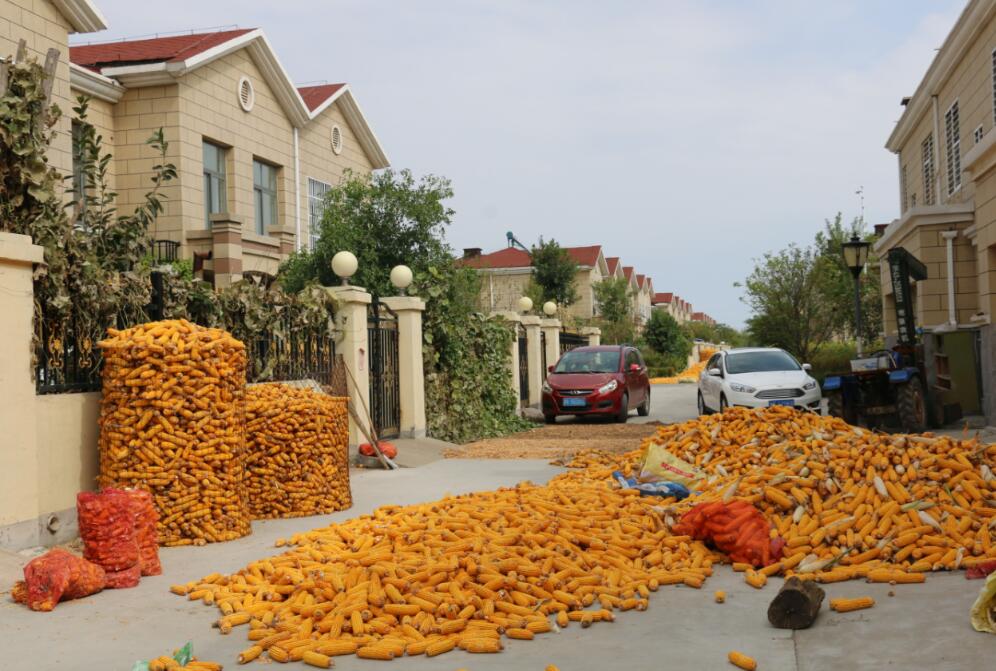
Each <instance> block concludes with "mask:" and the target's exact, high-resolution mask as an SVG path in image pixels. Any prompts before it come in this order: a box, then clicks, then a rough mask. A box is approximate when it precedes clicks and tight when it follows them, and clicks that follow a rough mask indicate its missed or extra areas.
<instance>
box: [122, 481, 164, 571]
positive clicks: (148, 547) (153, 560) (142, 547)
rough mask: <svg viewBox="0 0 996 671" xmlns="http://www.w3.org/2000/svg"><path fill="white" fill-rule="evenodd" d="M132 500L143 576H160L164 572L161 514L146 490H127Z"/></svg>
mask: <svg viewBox="0 0 996 671" xmlns="http://www.w3.org/2000/svg"><path fill="white" fill-rule="evenodd" d="M125 491H126V492H127V493H128V497H129V498H130V499H131V511H132V514H133V515H134V517H135V539H136V540H137V541H138V560H139V561H138V563H139V565H140V566H141V568H142V575H159V574H160V573H162V572H163V567H162V564H160V563H159V532H158V531H157V529H156V527H157V525H158V524H159V513H157V512H156V507H155V505H154V504H153V502H152V494H150V493H149V492H147V491H145V490H144V489H127V490H125Z"/></svg>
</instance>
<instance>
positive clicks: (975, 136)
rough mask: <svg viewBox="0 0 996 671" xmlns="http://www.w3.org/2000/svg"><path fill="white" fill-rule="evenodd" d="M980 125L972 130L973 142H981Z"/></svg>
mask: <svg viewBox="0 0 996 671" xmlns="http://www.w3.org/2000/svg"><path fill="white" fill-rule="evenodd" d="M982 135H983V133H982V126H979V127H978V128H976V129H975V130H974V131H972V139H973V140H975V144H979V143H980V142H982Z"/></svg>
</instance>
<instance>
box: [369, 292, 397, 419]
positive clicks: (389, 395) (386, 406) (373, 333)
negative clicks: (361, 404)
mask: <svg viewBox="0 0 996 671" xmlns="http://www.w3.org/2000/svg"><path fill="white" fill-rule="evenodd" d="M367 339H368V346H369V352H370V415H371V418H372V419H373V424H374V431H376V432H377V437H378V438H397V437H398V436H399V435H400V433H401V385H400V377H399V376H400V372H401V367H400V361H399V353H398V318H397V315H395V314H394V313H393V312H391V311H390V310H389V309H388V308H387V306H386V305H384V304H383V303H381V302H379V301H376V300H375V301H373V302H372V303H371V304H370V309H369V310H368V320H367Z"/></svg>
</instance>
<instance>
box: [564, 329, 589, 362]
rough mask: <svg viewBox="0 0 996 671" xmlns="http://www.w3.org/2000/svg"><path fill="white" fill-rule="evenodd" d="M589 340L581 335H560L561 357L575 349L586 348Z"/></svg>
mask: <svg viewBox="0 0 996 671" xmlns="http://www.w3.org/2000/svg"><path fill="white" fill-rule="evenodd" d="M587 344H588V339H587V338H586V337H584V336H583V335H581V334H579V333H565V332H563V331H562V332H561V333H560V355H561V356H563V355H564V354H566V353H567V352H570V351H571V350H572V349H574V348H575V347H584V346H585V345H587Z"/></svg>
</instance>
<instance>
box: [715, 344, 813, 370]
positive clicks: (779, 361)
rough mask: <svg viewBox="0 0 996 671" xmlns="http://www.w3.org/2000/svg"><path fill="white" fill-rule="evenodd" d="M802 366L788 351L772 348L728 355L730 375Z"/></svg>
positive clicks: (727, 362) (793, 368)
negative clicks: (767, 350) (766, 350)
mask: <svg viewBox="0 0 996 671" xmlns="http://www.w3.org/2000/svg"><path fill="white" fill-rule="evenodd" d="M800 368H802V366H800V365H799V362H798V361H796V360H795V359H794V358H793V357H792V355H791V354H789V353H788V352H782V351H781V350H772V351H769V352H741V353H739V354H727V355H726V372H727V373H729V374H730V375H737V374H738V373H769V372H772V371H778V370H799V369H800Z"/></svg>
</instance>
